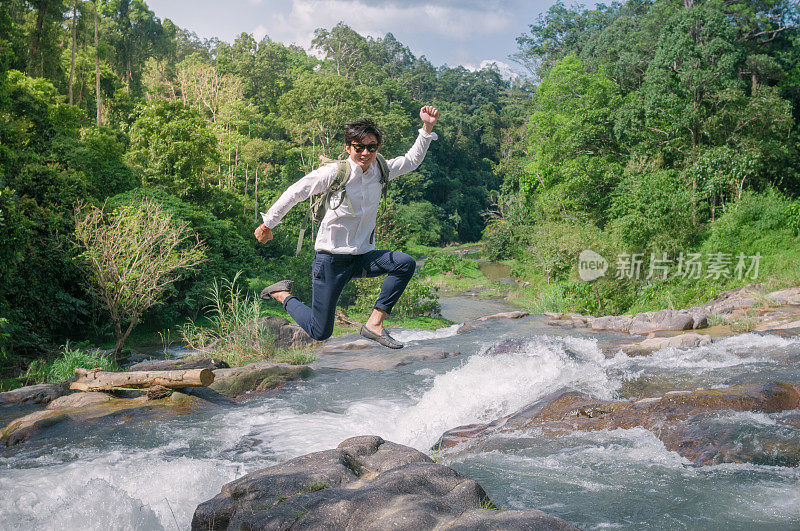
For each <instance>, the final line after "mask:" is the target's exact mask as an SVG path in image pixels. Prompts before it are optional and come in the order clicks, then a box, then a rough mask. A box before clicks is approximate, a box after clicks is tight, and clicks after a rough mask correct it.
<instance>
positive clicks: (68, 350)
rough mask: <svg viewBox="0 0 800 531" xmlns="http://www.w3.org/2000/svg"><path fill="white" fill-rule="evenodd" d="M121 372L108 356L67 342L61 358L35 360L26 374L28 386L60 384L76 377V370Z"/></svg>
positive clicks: (63, 347)
mask: <svg viewBox="0 0 800 531" xmlns="http://www.w3.org/2000/svg"><path fill="white" fill-rule="evenodd" d="M78 367H81V368H84V369H102V370H104V371H116V370H119V368H118V367H117V364H116V363H114V361H113V360H112V359H111V358H110V357H109V356H106V355H103V354H100V353H97V352H91V351H88V350H84V349H81V348H79V347H75V346H73V345H71V344H70V342H69V341H67V342H66V343H65V344H64V346H62V347H61V356H60V357H58V358H56V359H54V360H52V361H45V360H42V359H38V360H34V361H32V362H31V364H30V365H29V366H28V370H27V371H26V372H25V381H26V383H27V384H34V383H59V382H63V381H64V380H68V379H70V378H72V377H73V376H75V369H76V368H78Z"/></svg>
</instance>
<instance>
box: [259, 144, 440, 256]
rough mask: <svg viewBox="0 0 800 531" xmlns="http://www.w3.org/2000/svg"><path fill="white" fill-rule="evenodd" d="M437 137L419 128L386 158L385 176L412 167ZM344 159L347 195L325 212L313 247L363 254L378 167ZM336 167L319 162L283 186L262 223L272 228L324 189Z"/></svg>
mask: <svg viewBox="0 0 800 531" xmlns="http://www.w3.org/2000/svg"><path fill="white" fill-rule="evenodd" d="M437 138H438V137H437V135H436V133H430V134H428V133H426V132H425V131H424V130H422V129H420V130H419V135H417V140H416V141H415V142H414V145H413V146H411V149H409V150H408V152H407V153H406V154H405V155H403V156H401V157H395V158H393V159H390V160H387V161H386V162H387V163H388V166H389V180H392V179H394V178H395V177H399V176H400V175H403V174H404V173H408V172H411V171H414V170H416V169H417V167H419V165H420V164H422V160H423V159H424V158H425V154H426V153H427V151H428V146H429V145H430V143H431V140H436V139H437ZM347 162H348V163H349V164H350V179H348V181H347V184H346V185H345V188H346V190H347V195H346V196H345V200H344V201H342V204H341V205H339V207H338V208H336V209H328V210H327V212H325V217H324V218H323V219H322V223H321V224H320V226H319V232H317V241H316V243H315V245H314V249H315V250H317V251H327V252H329V253H334V254H364V253H366V252H369V251H372V250H374V249H375V244H374V243H373V242H370V237H371V236H372V231H373V230H374V229H375V222H376V219H377V216H378V204H379V203H380V200H381V182H380V181H381V172H380V168H379V167H378V162H377V161H373V162H372V164H371V165H370V167H369V169H367V171H363V170H362V169H361V166H359V165H358V164H356V163H355V162H354V161H353V160H352V159H351V158H350V157H348V158H347ZM336 168H337V166H336V164H326V165H324V166H321V167H319V168H317V169H316V170H314V171H312V172H311V173H309V174H308V175H306V176H305V177H303V178H301V179H300V180H299V181H297V182H296V183H294V184H293V185H291V186H290V187H289V188H287V189H286V191H285V192H284V193H283V194H282V195H281V196H280V197H279V198H278V200H277V201H275V204H273V205H272V206H271V207H270V209H269V210H268V211H267V212H266V213H263V212H262V214H261V217H262V218H263V219H264V225H266V226H267V227H269V228H270V229H272V228H274V227H275V226H276V225H277V224H278V223H280V221H281V220H282V219H283V217H284V216H285V215H286V214H287V213H288V212H289V210H291V209H292V207H293V206H295V205H296V204H297V203H299V202H300V201H304V200H306V199H308V198H309V197H310V196H312V195H316V194H321V193H323V192H325V191H326V190H327V189H328V188H329V187H330V185H331V183H332V182H333V178H334V177H335V176H336ZM339 193H340V194H341V192H339ZM339 199H340V198H339V197H338V196H334V197H332V198H331V203H332V204H334V205H335V204H337V203H338V202H339Z"/></svg>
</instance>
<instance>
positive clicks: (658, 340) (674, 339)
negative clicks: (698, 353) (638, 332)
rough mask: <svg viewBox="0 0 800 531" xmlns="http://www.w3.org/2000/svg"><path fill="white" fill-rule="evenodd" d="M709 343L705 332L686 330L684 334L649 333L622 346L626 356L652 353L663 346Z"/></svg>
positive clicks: (690, 346) (693, 346) (689, 346)
mask: <svg viewBox="0 0 800 531" xmlns="http://www.w3.org/2000/svg"><path fill="white" fill-rule="evenodd" d="M710 344H711V337H710V336H708V335H706V334H698V333H696V332H687V333H685V334H678V335H676V336H669V337H658V336H655V335H654V334H651V335H650V336H648V337H647V339H645V340H643V341H641V342H639V343H635V344H633V345H626V346H624V347H623V348H622V350H623V352H625V354H627V355H628V356H642V355H646V354H652V353H653V352H656V351H657V350H661V349H663V348H667V347H672V348H695V347H703V346H706V345H710Z"/></svg>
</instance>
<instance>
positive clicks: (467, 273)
mask: <svg viewBox="0 0 800 531" xmlns="http://www.w3.org/2000/svg"><path fill="white" fill-rule="evenodd" d="M479 271H480V270H479V268H478V264H476V263H475V261H474V260H470V259H468V258H464V257H462V256H459V255H457V254H453V253H445V252H441V251H435V252H433V253H431V254H430V255H429V256H428V258H426V259H425V265H424V266H423V267H422V270H421V271H420V275H421V276H433V275H441V274H451V275H456V276H459V277H475V276H476V275H477V274H478V273H479Z"/></svg>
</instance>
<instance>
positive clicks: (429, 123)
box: [419, 105, 439, 134]
mask: <svg viewBox="0 0 800 531" xmlns="http://www.w3.org/2000/svg"><path fill="white" fill-rule="evenodd" d="M419 117H420V118H421V119H422V129H423V130H424V131H425V132H426V133H428V134H430V133H431V132H433V124H435V123H436V121H437V120H438V119H439V109H437V108H436V107H433V106H431V105H426V106H424V107H423V108H421V109H420V110H419Z"/></svg>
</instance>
